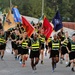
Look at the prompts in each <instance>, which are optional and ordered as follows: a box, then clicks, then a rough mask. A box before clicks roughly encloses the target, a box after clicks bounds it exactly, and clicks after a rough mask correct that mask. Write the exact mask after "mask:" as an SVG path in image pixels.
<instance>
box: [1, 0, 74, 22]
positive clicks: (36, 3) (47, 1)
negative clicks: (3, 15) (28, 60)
mask: <svg viewBox="0 0 75 75" xmlns="http://www.w3.org/2000/svg"><path fill="white" fill-rule="evenodd" d="M11 1H12V4H13V6H15V5H17V6H18V9H19V11H20V13H21V14H22V15H26V16H31V17H35V18H39V17H41V15H42V0H11ZM9 7H10V0H0V11H4V12H7V11H8V9H9ZM57 9H59V11H60V14H61V17H62V20H63V21H73V22H74V21H75V18H74V16H75V0H44V15H46V16H47V18H48V19H49V20H50V21H51V20H52V18H53V17H54V15H55V13H56V11H57Z"/></svg>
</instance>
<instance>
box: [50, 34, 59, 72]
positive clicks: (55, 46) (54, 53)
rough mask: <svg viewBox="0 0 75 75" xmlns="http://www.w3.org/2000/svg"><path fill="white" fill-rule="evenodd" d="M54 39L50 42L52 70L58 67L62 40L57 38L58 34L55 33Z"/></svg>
mask: <svg viewBox="0 0 75 75" xmlns="http://www.w3.org/2000/svg"><path fill="white" fill-rule="evenodd" d="M53 37H54V39H53V40H52V41H51V42H49V48H50V52H51V54H50V58H52V72H54V69H55V68H56V63H58V62H59V50H60V41H59V40H58V39H57V35H56V34H54V35H53Z"/></svg>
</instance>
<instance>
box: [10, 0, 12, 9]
mask: <svg viewBox="0 0 75 75" xmlns="http://www.w3.org/2000/svg"><path fill="white" fill-rule="evenodd" d="M11 8H12V1H11V0H10V9H11Z"/></svg>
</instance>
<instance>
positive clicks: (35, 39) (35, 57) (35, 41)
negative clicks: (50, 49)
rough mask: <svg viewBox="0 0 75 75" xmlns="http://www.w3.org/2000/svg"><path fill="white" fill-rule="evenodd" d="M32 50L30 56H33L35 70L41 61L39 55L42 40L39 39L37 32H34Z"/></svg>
mask: <svg viewBox="0 0 75 75" xmlns="http://www.w3.org/2000/svg"><path fill="white" fill-rule="evenodd" d="M30 45H31V47H30V48H31V52H30V58H31V67H32V69H33V70H36V65H37V64H38V62H39V55H40V51H39V50H40V49H39V47H40V42H39V39H38V35H37V34H36V33H35V34H33V38H32V39H31V43H30Z"/></svg>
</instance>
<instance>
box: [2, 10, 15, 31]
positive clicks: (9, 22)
mask: <svg viewBox="0 0 75 75" xmlns="http://www.w3.org/2000/svg"><path fill="white" fill-rule="evenodd" d="M15 26H16V23H15V22H14V18H13V16H12V14H11V11H10V10H9V12H8V14H7V16H6V21H5V22H4V26H3V29H4V31H7V30H8V29H10V28H13V27H15Z"/></svg>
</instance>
